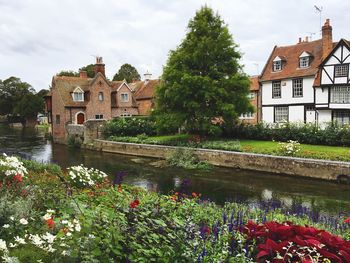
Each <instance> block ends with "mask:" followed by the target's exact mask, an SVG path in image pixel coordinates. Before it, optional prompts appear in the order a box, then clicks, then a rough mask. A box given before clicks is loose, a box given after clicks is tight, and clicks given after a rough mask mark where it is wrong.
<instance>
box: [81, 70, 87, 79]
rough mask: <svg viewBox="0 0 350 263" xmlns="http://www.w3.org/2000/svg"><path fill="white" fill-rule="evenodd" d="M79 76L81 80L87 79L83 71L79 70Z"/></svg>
mask: <svg viewBox="0 0 350 263" xmlns="http://www.w3.org/2000/svg"><path fill="white" fill-rule="evenodd" d="M79 76H80V78H82V79H87V72H86V71H85V70H80V72H79Z"/></svg>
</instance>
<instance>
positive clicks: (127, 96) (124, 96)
mask: <svg viewBox="0 0 350 263" xmlns="http://www.w3.org/2000/svg"><path fill="white" fill-rule="evenodd" d="M120 97H121V99H122V102H128V101H129V94H128V93H122V94H121V95H120Z"/></svg>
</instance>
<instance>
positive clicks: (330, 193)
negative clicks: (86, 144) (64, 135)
mask: <svg viewBox="0 0 350 263" xmlns="http://www.w3.org/2000/svg"><path fill="white" fill-rule="evenodd" d="M0 152H5V153H8V154H16V155H19V156H21V157H23V158H27V159H33V160H36V161H38V162H51V163H56V164H58V165H60V166H61V167H63V168H66V167H69V166H71V165H78V164H84V165H85V166H88V167H94V168H97V169H100V170H103V171H104V172H106V173H108V174H110V175H112V176H113V175H114V174H116V173H118V172H126V173H127V175H126V176H125V179H124V182H125V183H128V184H132V185H137V186H141V187H143V188H146V189H148V190H151V191H157V192H160V193H166V194H167V193H171V192H172V191H174V190H176V189H178V188H179V186H180V184H181V182H182V181H183V180H184V179H186V181H189V182H190V183H189V190H190V191H193V192H197V193H201V194H202V196H203V197H204V198H206V199H209V200H212V201H215V202H217V203H219V204H222V203H224V202H225V201H241V202H245V203H248V204H252V205H254V204H256V203H258V202H260V201H269V200H278V201H280V202H282V203H283V204H284V205H285V206H291V205H293V204H301V205H303V206H305V207H307V208H310V209H311V210H313V211H323V212H326V213H340V212H348V210H349V209H350V208H349V204H350V187H349V186H347V185H339V184H336V183H331V182H326V181H318V180H312V179H304V178H295V177H294V178H293V177H288V176H278V175H275V174H269V173H264V172H256V171H247V170H239V169H228V168H220V167H214V168H213V169H211V170H209V171H200V170H185V169H180V168H174V167H162V168H161V167H157V166H156V165H155V163H157V160H156V159H152V158H140V157H134V156H123V155H117V154H108V153H100V152H95V151H88V150H80V149H71V148H69V147H67V146H64V145H57V144H52V143H51V142H50V141H49V140H47V139H46V138H45V130H43V129H28V128H26V129H22V128H11V127H8V126H5V125H0Z"/></svg>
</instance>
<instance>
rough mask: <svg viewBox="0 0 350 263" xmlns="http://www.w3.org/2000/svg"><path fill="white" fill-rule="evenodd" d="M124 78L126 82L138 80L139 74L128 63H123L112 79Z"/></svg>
mask: <svg viewBox="0 0 350 263" xmlns="http://www.w3.org/2000/svg"><path fill="white" fill-rule="evenodd" d="M124 79H125V80H126V81H127V82H128V83H130V82H133V81H135V80H140V79H141V77H140V74H139V73H138V72H137V69H136V68H135V67H134V66H132V65H130V64H128V63H125V64H123V65H122V66H121V67H120V69H119V70H118V72H117V73H116V74H115V75H114V77H113V80H124Z"/></svg>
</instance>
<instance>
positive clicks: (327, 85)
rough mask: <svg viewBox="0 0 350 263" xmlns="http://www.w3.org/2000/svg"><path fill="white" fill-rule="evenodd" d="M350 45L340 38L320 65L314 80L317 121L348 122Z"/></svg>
mask: <svg viewBox="0 0 350 263" xmlns="http://www.w3.org/2000/svg"><path fill="white" fill-rule="evenodd" d="M349 65H350V45H349V43H348V42H347V41H346V40H345V39H341V40H340V41H339V42H338V43H337V45H336V46H335V47H334V49H333V50H332V51H331V52H330V53H329V55H328V56H327V57H326V58H325V59H324V61H323V62H322V63H321V65H320V70H319V73H318V76H317V78H316V80H315V84H314V86H315V107H316V112H317V121H318V122H319V123H325V122H332V121H336V122H337V123H338V124H340V125H343V124H350V74H349Z"/></svg>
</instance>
